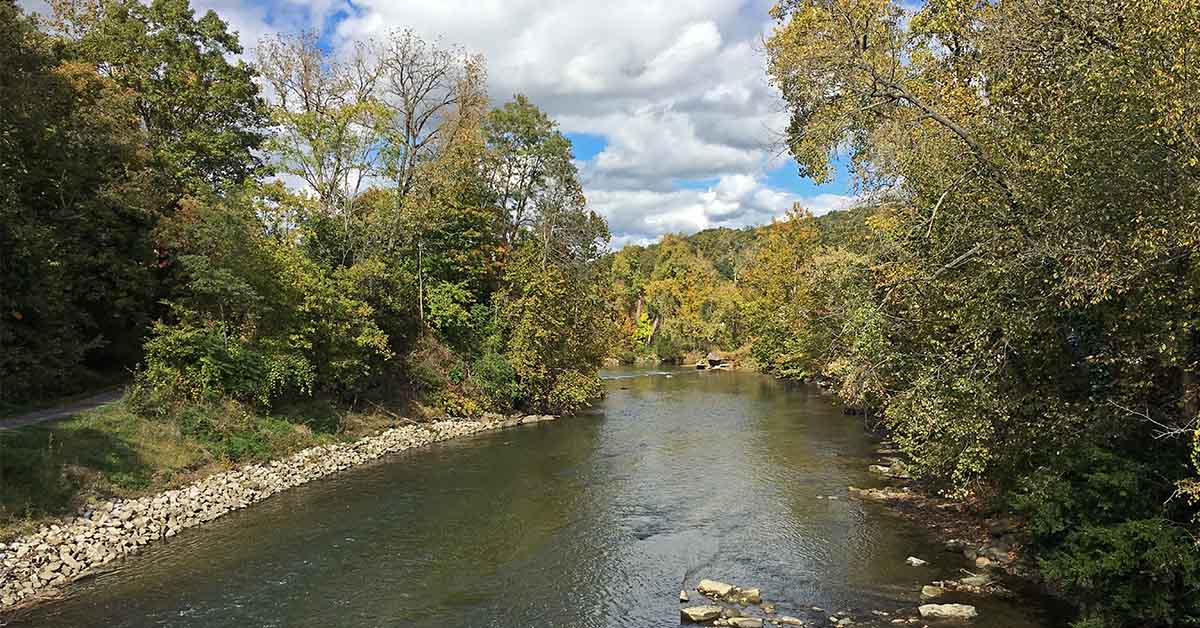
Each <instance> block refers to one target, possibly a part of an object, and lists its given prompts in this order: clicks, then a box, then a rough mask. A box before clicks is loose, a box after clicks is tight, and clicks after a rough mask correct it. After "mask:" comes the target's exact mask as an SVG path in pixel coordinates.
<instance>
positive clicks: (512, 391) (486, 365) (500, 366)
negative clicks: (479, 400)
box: [473, 351, 521, 412]
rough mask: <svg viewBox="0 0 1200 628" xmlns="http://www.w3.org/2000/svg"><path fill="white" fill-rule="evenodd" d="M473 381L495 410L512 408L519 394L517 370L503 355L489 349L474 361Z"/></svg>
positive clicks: (503, 410) (504, 410)
mask: <svg viewBox="0 0 1200 628" xmlns="http://www.w3.org/2000/svg"><path fill="white" fill-rule="evenodd" d="M473 376H474V381H475V384H476V385H477V386H478V387H479V390H480V392H481V393H482V395H483V396H484V398H486V399H487V401H488V403H489V405H490V406H491V408H492V409H493V410H495V411H497V412H507V411H509V410H512V408H513V406H514V405H515V404H516V403H517V399H518V398H519V397H520V394H521V386H520V384H519V383H518V382H517V371H516V369H514V368H513V366H512V364H510V363H509V361H508V360H507V359H505V357H504V356H502V355H500V354H499V353H496V352H494V351H489V352H487V353H485V354H483V356H481V357H480V358H479V359H478V360H476V361H475V367H474V373H473Z"/></svg>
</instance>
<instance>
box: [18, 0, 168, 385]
mask: <svg viewBox="0 0 1200 628" xmlns="http://www.w3.org/2000/svg"><path fill="white" fill-rule="evenodd" d="M52 49H53V46H52V42H51V41H50V40H49V39H48V38H47V37H45V36H44V35H42V34H41V33H39V32H37V31H36V30H35V29H34V25H33V23H32V22H31V21H29V20H28V19H26V18H25V17H23V16H21V15H20V14H19V12H18V11H17V9H16V7H15V6H13V4H12V3H3V4H0V91H3V93H4V97H3V98H0V402H11V401H19V400H28V399H31V398H36V397H39V396H46V395H52V394H56V393H60V394H61V393H63V392H73V391H76V390H77V386H78V385H79V382H81V381H86V380H87V379H88V378H87V377H86V372H87V370H88V369H87V367H94V368H98V369H110V368H120V366H123V365H126V364H128V363H129V362H130V361H131V360H133V359H136V355H137V345H138V344H139V343H140V340H141V336H142V333H143V329H144V326H145V325H146V322H147V319H148V318H149V317H148V312H149V311H150V310H151V308H152V304H153V297H154V294H153V286H154V283H153V268H152V265H153V262H154V260H155V254H154V249H153V243H152V241H151V238H150V237H149V236H150V230H151V229H152V227H153V225H154V223H155V221H156V220H157V218H158V213H157V212H158V210H157V208H158V207H159V201H158V200H157V199H158V194H157V193H156V191H155V190H154V184H155V182H156V176H155V173H154V172H153V171H152V170H150V168H149V156H148V154H147V152H146V151H145V150H144V143H145V137H144V136H143V135H142V134H141V133H140V132H139V131H138V130H137V129H136V128H131V120H133V119H134V118H135V115H136V106H135V103H134V102H133V101H132V99H131V98H129V97H128V95H127V94H126V93H125V92H124V91H123V90H121V89H120V88H119V86H118V85H116V84H115V83H114V82H113V81H111V80H109V79H106V78H104V77H101V76H98V75H96V74H95V73H94V72H93V71H91V70H90V69H89V68H88V67H87V66H85V65H82V64H79V63H75V62H71V61H67V60H63V59H61V58H59V57H58V56H57V55H56V54H54V53H53V52H52Z"/></svg>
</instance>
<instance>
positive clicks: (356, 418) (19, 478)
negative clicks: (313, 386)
mask: <svg viewBox="0 0 1200 628" xmlns="http://www.w3.org/2000/svg"><path fill="white" fill-rule="evenodd" d="M394 423H395V420H394V419H392V418H389V417H388V416H385V415H384V414H381V413H354V412H346V411H342V410H341V409H340V408H338V407H336V406H335V405H333V404H331V403H328V402H323V401H319V400H317V401H308V402H305V403H302V404H297V405H293V406H289V407H284V408H280V409H278V410H277V411H276V412H274V413H272V414H269V415H266V414H258V413H254V412H252V411H250V410H249V409H248V408H247V407H246V406H242V405H240V404H236V403H224V404H214V405H198V406H189V407H186V408H183V409H181V410H179V411H178V412H175V413H173V414H172V416H171V417H170V418H169V419H159V418H146V417H143V416H140V415H138V414H136V413H133V412H131V411H130V410H129V408H128V406H127V405H126V403H125V402H124V401H120V402H117V403H115V404H112V405H110V406H106V407H102V408H98V409H96V410H91V411H88V412H85V413H82V414H80V415H78V416H75V417H72V418H70V419H65V420H62V421H54V422H49V423H41V424H38V425H31V426H27V427H23V428H18V429H13V430H5V431H0V540H3V539H5V538H10V537H14V536H18V535H21V534H24V533H28V532H30V531H32V530H34V529H36V528H37V526H39V525H41V524H43V523H47V522H49V521H52V520H55V519H58V518H60V517H63V516H68V515H70V514H72V513H74V512H75V511H77V510H78V509H79V508H80V507H82V506H83V505H85V504H87V503H89V502H92V501H95V500H100V499H105V498H111V497H136V496H139V495H144V494H148V493H154V492H158V491H162V490H166V489H169V488H173V487H176V486H180V485H183V484H186V483H188V482H190V481H192V480H195V479H197V478H199V477H202V476H204V475H207V474H210V473H213V472H215V471H218V470H220V469H224V468H228V467H229V466H231V465H234V464H240V463H245V462H251V461H259V460H268V459H272V458H277V457H281V456H285V455H288V454H290V453H293V452H295V451H298V450H300V449H304V448H306V447H310V446H312V445H316V444H321V443H328V442H333V441H338V440H349V439H352V438H357V437H359V436H362V435H365V434H368V433H373V432H376V431H378V430H380V429H382V428H384V427H388V426H390V425H393V424H394Z"/></svg>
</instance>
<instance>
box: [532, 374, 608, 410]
mask: <svg viewBox="0 0 1200 628" xmlns="http://www.w3.org/2000/svg"><path fill="white" fill-rule="evenodd" d="M603 390H604V388H603V386H602V385H601V383H600V378H599V377H597V376H596V375H595V374H594V373H584V372H582V371H566V372H564V373H561V374H560V375H559V376H558V378H557V379H556V380H555V381H554V387H553V388H552V389H551V390H550V396H549V399H548V400H547V403H546V409H547V410H549V411H550V412H553V413H554V414H575V413H576V412H578V411H580V410H582V409H583V408H584V407H585V406H587V404H588V402H589V401H591V400H592V399H595V398H597V397H599V396H600V395H601V394H602V392H603Z"/></svg>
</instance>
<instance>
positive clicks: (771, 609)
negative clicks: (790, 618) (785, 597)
mask: <svg viewBox="0 0 1200 628" xmlns="http://www.w3.org/2000/svg"><path fill="white" fill-rule="evenodd" d="M762 609H763V612H764V613H766V614H768V615H774V614H775V605H774V604H770V603H767V604H763V607H762Z"/></svg>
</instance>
